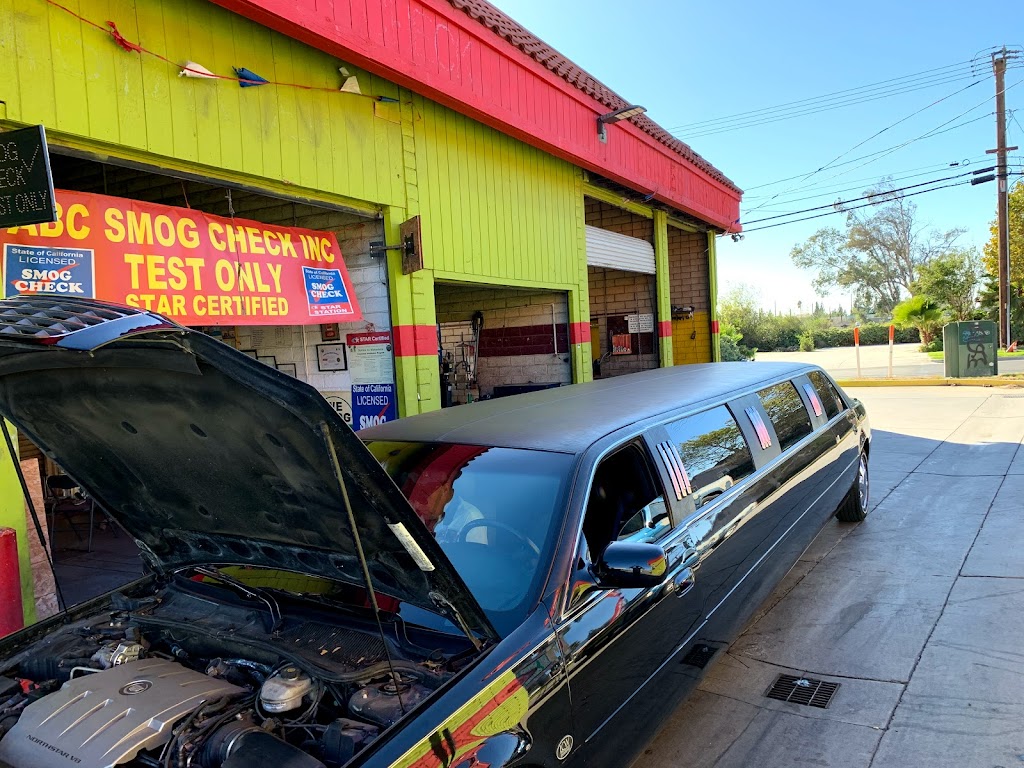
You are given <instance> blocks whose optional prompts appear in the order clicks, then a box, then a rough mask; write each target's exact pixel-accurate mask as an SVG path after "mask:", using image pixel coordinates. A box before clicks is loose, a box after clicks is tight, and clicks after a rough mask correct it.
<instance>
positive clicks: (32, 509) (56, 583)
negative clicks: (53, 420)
mask: <svg viewBox="0 0 1024 768" xmlns="http://www.w3.org/2000/svg"><path fill="white" fill-rule="evenodd" d="M0 428H2V429H3V432H4V440H5V441H6V442H7V453H8V454H10V457H11V464H13V465H14V471H15V472H16V473H17V475H18V480H19V481H20V482H21V492H22V494H23V495H24V496H25V503H26V504H27V505H28V511H29V514H30V515H31V516H32V524H33V525H34V526H35V529H36V536H38V537H39V543H40V544H41V545H42V546H43V554H44V555H46V564H47V565H49V566H50V573H52V574H53V587H54V589H55V590H56V591H57V603H58V605H57V607H58V608H60V610H62V611H66V610H67V607H68V604H67V603H65V602H64V593H63V592H62V591H61V588H60V580H59V579H58V578H57V572H56V571H55V570H53V556H52V555H51V554H50V547H49V545H47V543H46V535H45V534H44V533H43V526H42V524H41V523H40V522H39V513H37V512H36V505H35V503H34V502H33V501H32V494H30V493H29V492H28V482H26V480H25V473H24V472H22V471H21V464H19V463H18V462H17V461H16V460H15V458H14V456H15V453H14V442H13V441H12V440H11V431H10V430H9V429H8V428H7V419H5V418H4V417H3V416H0ZM93 503H94V504H95V503H96V502H95V499H94V500H93ZM54 519H55V520H56V518H54ZM51 541H52V539H51Z"/></svg>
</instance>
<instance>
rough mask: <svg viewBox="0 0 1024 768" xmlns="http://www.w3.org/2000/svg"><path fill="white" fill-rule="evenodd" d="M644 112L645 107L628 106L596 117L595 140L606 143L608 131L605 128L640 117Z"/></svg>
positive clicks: (637, 105)
mask: <svg viewBox="0 0 1024 768" xmlns="http://www.w3.org/2000/svg"><path fill="white" fill-rule="evenodd" d="M646 111H647V107H641V106H640V105H639V104H630V105H629V106H626V107H623V108H622V109H616V110H615V111H614V112H609V113H608V114H606V115H598V118H597V138H598V139H600V140H601V141H602V142H604V143H607V142H608V130H607V127H606V126H609V125H611V124H612V123H618V122H620V121H622V120H629V118H631V117H636V116H637V115H642V114H643V113H644V112H646Z"/></svg>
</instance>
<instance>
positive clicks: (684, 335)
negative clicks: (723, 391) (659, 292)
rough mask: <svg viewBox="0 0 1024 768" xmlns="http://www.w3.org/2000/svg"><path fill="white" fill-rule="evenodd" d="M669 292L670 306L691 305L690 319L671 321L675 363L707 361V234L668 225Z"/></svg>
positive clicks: (709, 357) (708, 359)
mask: <svg viewBox="0 0 1024 768" xmlns="http://www.w3.org/2000/svg"><path fill="white" fill-rule="evenodd" d="M668 268H669V294H670V296H671V302H672V305H673V306H677V307H687V306H689V307H693V309H694V315H693V319H692V320H673V321H672V359H673V362H674V363H675V364H676V365H685V364H687V363H708V362H711V315H710V312H711V289H710V273H709V271H708V255H707V236H706V235H705V234H703V233H701V232H684V231H683V230H681V229H676V228H675V227H669V228H668Z"/></svg>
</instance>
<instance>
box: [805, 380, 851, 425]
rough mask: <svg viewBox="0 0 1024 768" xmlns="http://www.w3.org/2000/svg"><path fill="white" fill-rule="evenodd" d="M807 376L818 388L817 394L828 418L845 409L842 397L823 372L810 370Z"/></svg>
mask: <svg viewBox="0 0 1024 768" xmlns="http://www.w3.org/2000/svg"><path fill="white" fill-rule="evenodd" d="M807 378H809V379H810V380H811V384H813V385H814V388H815V389H816V390H818V396H819V397H820V398H821V402H822V404H823V405H824V406H825V413H827V414H828V417H829V418H830V419H831V418H832V417H833V416H835V415H836V414H837V413H839V412H840V411H843V410H846V404H845V403H843V399H842V398H841V397H840V396H839V393H838V392H836V388H835V387H834V386H832V382H831V381H829V380H828V379H827V378H825V374H823V373H822V372H821V371H812V372H811V373H809V374H807Z"/></svg>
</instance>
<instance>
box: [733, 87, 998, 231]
mask: <svg viewBox="0 0 1024 768" xmlns="http://www.w3.org/2000/svg"><path fill="white" fill-rule="evenodd" d="M980 82H982V81H981V80H975V81H974V82H973V83H971V84H970V85H967V86H964V87H963V88H959V89H957V90H955V91H953V93H950V94H947V95H945V96H943V97H942V98H941V99H936V100H935V101H933V102H932V103H931V104H927V105H926V106H923V107H921V108H920V109H918V110H915V111H914V112H911V113H910V114H909V115H907V116H906V117H902V118H900V119H899V120H897V121H896V122H895V123H890V124H889V125H887V126H885V128H882V129H881V130H880V131H876V132H875V133H873V134H871V135H870V136H868V137H867V138H866V139H864V140H863V141H861V142H858V143H857V144H854V145H853V146H852V147H850V148H849V149H848V150H846V151H845V152H843V153H841V154H839V155H836V156H835V157H834V158H833V159H832V160H830V161H829V162H827V163H825V164H824V165H823V166H821V167H820V168H818V169H817V170H815V171H812V172H811V173H809V174H807V175H806V176H804V177H803V178H802V179H801V181H807V180H808V179H810V178H813V177H814V176H816V175H817V174H819V173H821V172H822V171H824V170H826V169H828V168H830V167H831V166H833V165H835V164H836V162H838V161H839V160H842V159H843V158H844V157H846V156H847V155H848V154H850V153H851V152H853V151H854V150H855V149H858V148H860V147H863V146H864V145H865V144H867V143H868V142H869V141H872V140H874V139H876V138H878V137H879V136H881V135H882V134H883V133H885V132H886V131H890V130H892V129H893V128H895V127H896V126H897V125H900V124H901V123H905V122H906V121H907V120H910V119H911V118H912V117H916V116H917V115H919V114H921V113H922V112H924V111H925V110H928V109H931V108H932V107H934V106H936V105H938V104H941V103H942V102H944V101H946V99H951V98H953V97H954V96H956V95H957V94H959V93H962V92H964V91H966V90H967V89H968V88H973V87H974V86H976V85H977V84H978V83H980ZM973 109H977V107H972V108H971V109H970V110H967V111H968V112H970V111H972V110H973ZM963 114H967V113H966V112H965V113H963ZM962 116H963V115H957V117H954V118H953V120H957V119H959V118H960V117H962ZM953 120H949V121H947V122H945V123H943V124H942V125H940V126H939V128H942V127H944V126H946V125H948V124H949V123H951V122H953ZM936 130H937V129H936ZM919 138H923V137H919ZM908 143H911V142H905V143H904V144H903V145H901V146H900V147H898V148H902V147H903V146H906V144H908ZM892 151H893V152H895V151H896V150H895V149H893V150H892ZM882 157H885V155H882ZM877 159H881V158H877ZM869 162H874V160H871V161H869ZM867 164H868V163H863V165H867ZM860 167H861V166H855V168H860ZM855 168H854V169H850V170H855ZM843 173H849V171H843ZM840 175H841V174H840ZM832 178H835V177H834V176H833V177H832ZM796 188H797V187H790V188H789V189H786V190H783V191H782V192H779V193H778V194H776V195H775V196H774V197H772V198H769V201H771V200H774V199H775V198H776V197H778V196H779V195H784V194H786V193H788V192H792V191H793V190H794V189H796ZM764 205H767V202H765V203H764V204H762V205H760V206H755V207H754V208H752V209H751V212H753V211H756V210H757V209H758V208H763V207H764Z"/></svg>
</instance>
